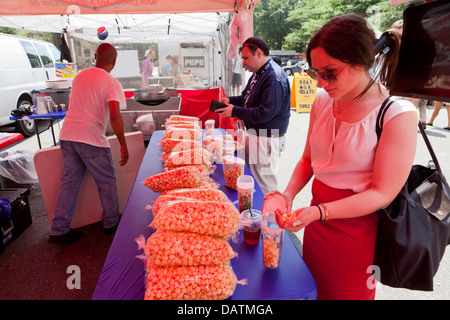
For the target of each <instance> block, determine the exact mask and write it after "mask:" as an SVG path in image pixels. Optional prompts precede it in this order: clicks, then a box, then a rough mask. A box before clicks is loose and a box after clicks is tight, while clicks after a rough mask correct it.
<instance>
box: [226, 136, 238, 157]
mask: <svg viewBox="0 0 450 320" xmlns="http://www.w3.org/2000/svg"><path fill="white" fill-rule="evenodd" d="M235 150H236V147H235V145H234V140H231V139H224V140H223V156H224V157H233V156H234V151H235Z"/></svg>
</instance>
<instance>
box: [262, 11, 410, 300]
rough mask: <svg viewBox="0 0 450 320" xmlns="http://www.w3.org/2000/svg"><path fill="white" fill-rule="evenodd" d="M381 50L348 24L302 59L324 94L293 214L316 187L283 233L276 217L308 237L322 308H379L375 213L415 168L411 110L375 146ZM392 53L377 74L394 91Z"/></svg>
mask: <svg viewBox="0 0 450 320" xmlns="http://www.w3.org/2000/svg"><path fill="white" fill-rule="evenodd" d="M390 37H391V38H392V39H394V38H395V37H394V35H393V34H390ZM395 39H397V40H399V39H398V38H395ZM376 41H377V39H376V38H375V35H374V32H373V30H372V29H371V28H370V26H369V25H368V22H367V21H366V20H364V19H363V18H362V17H360V16H358V15H355V14H348V15H343V16H339V17H336V18H333V19H332V20H330V21H329V22H328V23H327V24H325V25H324V26H323V27H322V28H321V29H320V30H319V31H317V33H316V34H315V35H314V37H313V38H312V39H311V41H310V43H309V45H308V49H307V52H306V55H307V60H308V64H309V66H310V71H311V73H312V74H313V75H315V76H316V77H317V78H318V86H319V87H321V88H323V89H324V91H323V92H321V93H319V94H318V95H317V98H316V99H315V101H314V105H313V107H312V109H311V115H310V125H309V131H308V136H307V142H306V146H305V149H304V151H303V155H302V157H301V159H300V161H299V162H298V164H297V165H296V167H295V169H294V172H293V175H292V177H291V179H290V181H289V184H288V186H287V187H286V189H285V191H284V192H283V196H284V197H285V199H286V202H287V204H288V210H289V211H291V209H292V201H293V199H294V197H295V196H296V195H297V194H298V193H299V192H300V191H301V190H302V189H303V187H304V186H305V185H306V184H307V183H308V181H309V180H310V179H311V178H313V177H314V180H313V183H312V195H313V199H312V201H311V206H310V207H305V208H300V209H297V210H295V211H294V213H295V215H296V218H295V220H294V221H289V222H287V223H284V224H283V222H281V219H280V215H279V214H278V221H279V224H280V225H282V227H283V228H285V229H287V230H290V231H294V232H297V231H299V230H300V229H301V228H303V227H306V228H305V230H304V239H303V242H304V247H303V257H304V259H305V262H306V263H307V265H308V267H309V268H310V270H311V272H312V274H313V275H314V278H315V280H316V283H317V291H318V298H319V299H374V297H375V283H374V281H375V280H373V277H372V276H371V275H372V272H371V270H372V269H371V266H372V265H373V257H374V248H375V239H376V233H377V225H378V215H377V211H378V210H379V209H380V208H383V207H384V206H386V205H387V204H388V203H390V202H391V201H392V200H393V199H394V198H395V196H396V195H397V194H398V192H399V191H400V189H401V187H402V186H403V184H404V183H405V181H406V179H407V177H408V174H409V172H410V169H411V165H412V163H413V160H414V155H415V148H416V139H417V124H418V118H417V113H416V110H415V107H414V105H412V104H411V103H410V102H408V101H406V100H400V101H397V102H395V103H394V104H393V105H391V107H390V108H389V110H388V113H387V114H386V117H385V119H384V127H383V132H382V135H381V138H380V140H379V142H378V139H377V135H376V132H375V120H376V117H377V114H378V111H379V109H380V105H381V104H382V102H383V101H384V100H385V98H386V97H387V96H388V92H387V90H386V89H385V88H384V87H382V86H381V85H380V84H379V82H378V81H376V79H372V78H371V76H370V73H369V70H370V69H371V68H372V66H373V63H374V57H375V55H376V52H375V50H374V44H375V43H376ZM393 41H394V40H393ZM395 51H396V49H392V50H391V51H390V53H389V54H392V55H389V56H387V57H386V59H385V60H386V61H385V62H384V63H383V66H382V67H381V69H382V71H381V72H380V74H383V75H384V76H383V78H382V82H383V83H389V81H385V80H386V77H385V75H386V73H384V72H385V71H387V72H388V74H389V71H391V72H392V70H389V68H388V67H387V65H388V64H389V63H388V60H392V59H396V57H395ZM271 194H273V193H270V194H268V195H266V198H267V197H270V196H271Z"/></svg>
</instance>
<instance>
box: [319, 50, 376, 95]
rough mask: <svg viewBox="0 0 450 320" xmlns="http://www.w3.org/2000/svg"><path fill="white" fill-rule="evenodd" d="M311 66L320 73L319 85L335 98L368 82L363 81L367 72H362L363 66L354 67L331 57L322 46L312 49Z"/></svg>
mask: <svg viewBox="0 0 450 320" xmlns="http://www.w3.org/2000/svg"><path fill="white" fill-rule="evenodd" d="M311 68H313V69H315V70H317V72H318V74H319V77H318V86H319V87H320V88H323V89H325V91H327V92H328V94H329V95H330V97H333V98H337V97H342V96H344V95H346V94H348V93H350V92H352V91H354V90H357V88H359V87H360V86H361V85H363V86H364V85H366V84H367V83H366V82H365V81H363V74H365V73H362V72H360V71H361V70H362V68H358V67H353V66H351V65H349V64H348V63H345V62H343V61H341V60H339V59H335V58H333V57H331V56H330V55H329V54H328V53H327V52H326V51H325V50H324V49H323V48H321V47H318V48H315V49H312V50H311ZM324 78H326V79H332V80H325V79H324ZM357 92H361V90H360V91H357Z"/></svg>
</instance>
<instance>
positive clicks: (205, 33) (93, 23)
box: [0, 13, 230, 43]
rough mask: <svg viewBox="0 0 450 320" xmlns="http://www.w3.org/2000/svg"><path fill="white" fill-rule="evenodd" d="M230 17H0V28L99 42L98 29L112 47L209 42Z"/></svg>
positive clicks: (152, 15) (106, 15) (212, 14)
mask: <svg viewBox="0 0 450 320" xmlns="http://www.w3.org/2000/svg"><path fill="white" fill-rule="evenodd" d="M229 15H230V13H220V14H219V13H181V14H99V15H96V14H85V15H70V16H67V15H66V16H58V15H33V16H0V26H6V27H11V28H17V29H24V30H34V31H40V32H54V33H61V32H62V31H63V30H64V29H66V30H67V32H68V33H69V36H70V37H76V38H81V39H85V40H88V41H92V42H99V41H100V40H99V39H98V37H97V29H98V28H100V27H105V28H106V30H107V31H108V38H107V39H106V41H108V42H115V43H148V42H168V41H170V42H203V41H210V40H211V37H213V36H214V35H215V34H216V33H217V32H218V30H219V27H220V25H221V24H225V23H227V22H228V20H229Z"/></svg>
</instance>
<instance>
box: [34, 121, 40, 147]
mask: <svg viewBox="0 0 450 320" xmlns="http://www.w3.org/2000/svg"><path fill="white" fill-rule="evenodd" d="M34 121H36V124H35V126H34V127H35V129H36V136H37V139H38V144H39V149H42V146H41V139H40V138H39V126H38V123H39V122H38V121H37V119H35V120H34Z"/></svg>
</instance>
